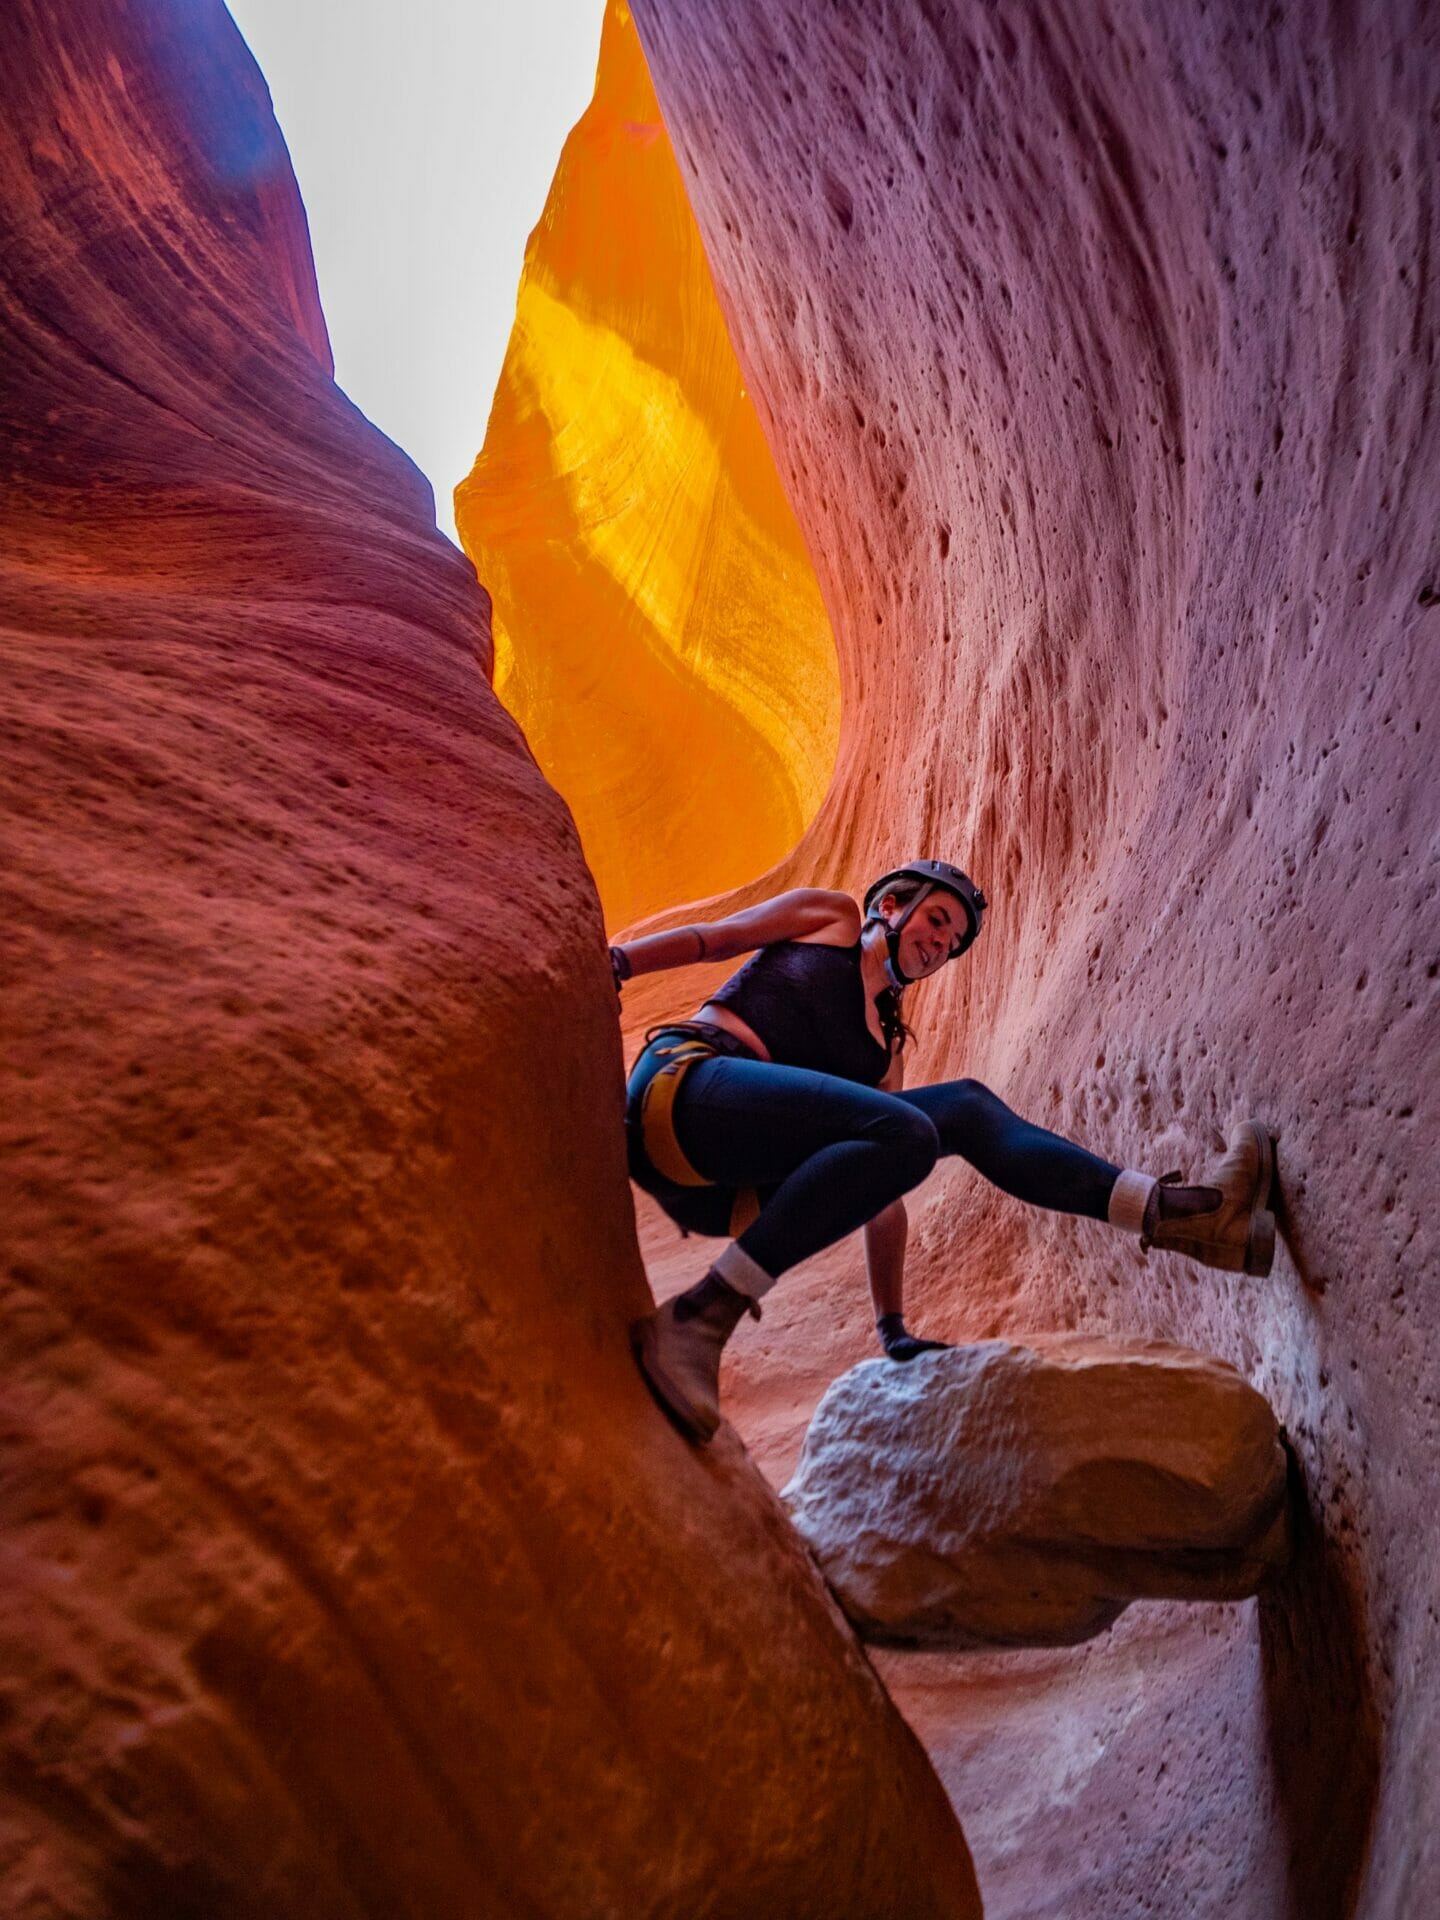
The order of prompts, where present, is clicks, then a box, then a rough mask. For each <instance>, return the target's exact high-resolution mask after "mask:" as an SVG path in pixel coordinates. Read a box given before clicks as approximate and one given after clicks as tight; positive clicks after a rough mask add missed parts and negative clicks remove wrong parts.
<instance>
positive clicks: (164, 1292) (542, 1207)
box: [0, 0, 977, 1920]
mask: <svg viewBox="0 0 1440 1920" xmlns="http://www.w3.org/2000/svg"><path fill="white" fill-rule="evenodd" d="M0 94H3V100H4V111H3V113H0V210H3V211H0V273H3V283H0V439H3V445H4V448H5V466H4V476H3V496H0V534H3V538H0V632H3V646H4V659H5V673H4V687H3V694H0V729H3V739H4V745H3V754H0V768H3V781H4V787H5V796H4V817H5V829H4V833H5V839H4V847H3V852H0V929H3V935H0V941H3V953H4V979H3V987H0V998H3V1005H4V1013H5V1036H6V1037H5V1049H4V1052H5V1060H6V1065H7V1068H8V1070H9V1072H8V1079H7V1084H6V1088H5V1098H4V1101H3V1103H0V1129H3V1134H0V1160H3V1165H4V1170H5V1186H4V1195H3V1200H0V1234H3V1254H4V1262H3V1289H4V1292H3V1318H0V1325H3V1330H4V1332H3V1361H0V1372H3V1381H4V1386H3V1415H0V1419H3V1424H0V1434H3V1442H4V1458H5V1470H4V1474H3V1477H0V1529H3V1541H4V1578H3V1581H0V1671H3V1675H4V1681H3V1689H4V1691H3V1701H4V1715H3V1722H4V1724H3V1736H0V1738H3V1747H4V1783H5V1799H4V1805H3V1809H0V1908H3V1910H4V1912H5V1913H6V1914H7V1915H14V1916H17V1917H18V1916H36V1917H37V1920H38V1916H41V1915H43V1916H46V1920H55V1917H56V1916H66V1917H67V1920H101V1917H102V1916H103V1917H104V1920H127V1917H130V1916H133V1917H134V1920H141V1917H142V1916H143V1920H155V1917H156V1916H161V1915H164V1916H167V1917H170V1916H173V1917H175V1920H179V1916H184V1915H197V1916H198V1915H204V1916H205V1920H226V1917H227V1916H241V1915H246V1916H249V1915H254V1916H261V1915H263V1916H264V1917H265V1920H281V1917H282V1916H287V1915H294V1916H297V1917H298V1916H304V1920H319V1916H331V1915H334V1916H340V1915H345V1916H358V1915H362V1914H365V1915H385V1916H386V1917H387V1920H400V1917H401V1916H414V1920H438V1916H442V1915H461V1914H464V1915H474V1916H481V1915H496V1916H500V1915H504V1916H506V1920H514V1917H515V1916H522V1915H531V1916H539V1915H544V1916H546V1920H553V1917H554V1916H562V1915H574V1916H576V1920H581V1917H582V1916H583V1917H584V1920H593V1916H596V1915H600V1914H615V1915H619V1914H624V1915H627V1916H628V1915H681V1914H683V1915H687V1916H689V1915H700V1914H704V1915H712V1916H721V1915H729V1916H734V1917H735V1920H740V1917H741V1916H748V1915H751V1914H754V1913H756V1912H764V1913H772V1914H787V1915H789V1914H793V1915H800V1914H806V1915H815V1916H817V1917H818V1916H821V1915H825V1916H829V1915H835V1914H849V1915H855V1916H869V1915H873V1914H877V1913H882V1912H892V1913H899V1912H903V1913H906V1914H933V1915H941V1914H945V1915H970V1914H974V1913H975V1912H976V1911H977V1907H976V1903H975V1900H974V1896H973V1882H972V1880H971V1878H970V1871H969V1866H968V1860H967V1855H966V1851H965V1847H964V1842H963V1840H962V1839H961V1837H960V1833H959V1830H958V1828H957V1826H956V1824H955V1821H954V1818H953V1816H952V1814H951V1812H950V1810H949V1807H948V1806H947V1804H946V1802H945V1798H944V1796H943V1794H942V1792H941V1790H940V1788H939V1785H938V1783H937V1782H936V1779H935V1776H934V1774H933V1772H932V1771H931V1769H930V1768H929V1766H928V1764H927V1763H926V1761H925V1759H924V1756H923V1754H922V1753H921V1751H920V1749H919V1747H918V1745H917V1743H916V1742H915V1739H914V1737H913V1735H911V1734H910V1732H909V1731H908V1730H907V1729H906V1727H905V1726H904V1724H903V1722H902V1721H901V1720H900V1718H899V1716H898V1715H897V1714H896V1712H895V1710H894V1708H893V1707H892V1706H891V1705H890V1703H889V1702H888V1700H887V1699H886V1697H885V1695H884V1693H883V1691H882V1690H881V1688H880V1687H879V1685H878V1683H877V1681H876V1679H875V1677H874V1674H873V1672H872V1671H871V1669H870V1667H869V1665H868V1663H867V1661H866V1660H865V1658H864V1656H863V1655H862V1654H861V1652H860V1650H859V1648H858V1646H857V1645H856V1643H855V1641H854V1639H853V1636H852V1635H851V1634H850V1632H849V1630H848V1628H846V1626H845V1625H844V1622H843V1621H842V1620H841V1618H840V1616H839V1615H838V1612H837V1611H836V1609H835V1607H834V1605H833V1603H832V1602H831V1601H830V1599H829V1597H828V1595H827V1594H826V1593H825V1591H824V1589H823V1587H822V1586H821V1584H820V1582H819V1580H818V1577H817V1576H816V1574H815V1572H814V1570H813V1568H812V1567H811V1566H810V1564H809V1562H808V1560H807V1559H806V1557H805V1555H804V1552H803V1550H802V1549H801V1547H800V1545H799V1543H798V1542H797V1540H796V1539H795V1536H794V1534H793V1531H792V1529H791V1528H790V1526H789V1524H788V1522H787V1521H786V1519H785V1517H784V1514H783V1512H782V1511H781V1509H780V1507H779V1505H778V1502H777V1501H776V1500H775V1498H774V1496H773V1495H772V1494H771V1492H770V1490H769V1489H768V1488H767V1487H766V1486H765V1484H764V1483H763V1482H762V1481H761V1480H760V1478H759V1476H758V1475H756V1474H755V1473H754V1472H753V1471H752V1470H751V1469H750V1468H749V1467H748V1465H747V1464H746V1462H745V1461H744V1459H743V1457H742V1456H740V1455H739V1453H738V1451H737V1450H736V1449H735V1448H734V1447H733V1446H731V1447H729V1448H725V1447H721V1448H720V1449H718V1450H717V1451H716V1452H714V1453H713V1454H710V1455H707V1456H704V1457H700V1456H697V1455H695V1454H693V1453H692V1452H691V1451H690V1450H689V1449H687V1448H686V1447H685V1446H684V1445H683V1444H682V1442H681V1441H680V1440H679V1439H678V1438H677V1437H676V1436H675V1435H674V1434H673V1433H672V1432H671V1431H670V1429H669V1427H668V1426H667V1425H666V1423H665V1422H664V1420H663V1419H662V1418H661V1416H660V1415H659V1414H658V1413H657V1412H656V1410H655V1409H654V1407H653V1406H652V1405H651V1403H650V1401H649V1398H648V1396H647V1395H646V1394H645V1392H644V1390H643V1388H642V1386H641V1384H640V1382H639V1380H638V1378H637V1377H636V1374H635V1370H634V1368H633V1365H632V1364H631V1359H630V1355H629V1352H628V1350H627V1343H626V1323H627V1321H628V1320H629V1318H630V1317H631V1316H632V1315H634V1314H635V1313H636V1312H638V1311H639V1310H641V1309H642V1308H643V1307H644V1306H645V1305H646V1304H647V1299H648V1296H647V1294H646V1291H645V1286H644V1278H643V1274H642V1271H641V1268H640V1264H639V1261H638V1259H637V1258H636V1252H635V1243H634V1236H633V1231H632V1223H631V1215H630V1210H629V1204H628V1201H627V1198H626V1186H625V1172H624V1161H623V1152H622V1143H621V1129H620V1107H621V1085H620V1066H621V1063H620V1049H619V1045H618V1039H617V1035H616V1030H615V1015H614V996H613V993H612V990H611V985H610V980H609V976H608V969H607V967H606V965H605V958H604V945H603V937H602V927H601V915H600V909H599V903H598V901H597V899H596V895H595V892H594V889H593V886H592V884H591V881H590V877H589V875H588V873H587V871H586V868H585V865H584V862H583V860H582V858H581V853H580V848H579V844H578V842H577V839H576V836H575V833H574V829H573V826H572V823H571V820H570V818H569V815H568V814H567V812H566V810H565V808H564V806H563V805H562V804H561V803H560V802H559V801H558V800H557V798H556V796H555V795H554V794H553V793H552V792H551V791H550V790H549V789H548V788H547V787H546V785H545V784H544V782H543V780H542V779H541V778H540V776H539V774H538V772H537V769H536V767H535V764H534V761H533V759H532V758H531V755H530V753H529V752H528V750H527V748H526V746H525V743H524V741H523V739H522V738H521V736H520V734H519V732H518V731H517V729H516V727H515V725H514V723H513V721H512V720H511V719H510V718H509V717H508V716H507V715H506V713H505V712H504V711H503V710H502V708H501V706H500V704H499V703H498V702H497V700H496V699H495V698H494V696H493V694H492V693H491V691H490V688H489V686H488V684H487V680H486V669H487V666H488V657H489V642H488V634H487V627H486V601H485V596H484V594H483V593H482V592H481V591H480V590H479V589H478V588H477V586H476V584H475V579H474V576H473V573H472V570H471V568H470V566H469V565H468V563H467V562H466V561H465V560H464V559H463V558H462V557H461V556H460V555H458V554H457V553H456V552H455V551H454V550H453V548H451V547H450V546H449V545H448V544H447V543H446V542H445V541H444V540H443V539H441V538H440V537H439V536H438V535H437V534H436V533H435V531H434V526H433V512H432V505H431V500H430V497H429V493H428V489H427V488H426V486H425V485H424V483H423V481H421V479H420V478H419V476H418V475H417V474H416V473H415V472H414V470H413V469H412V468H411V467H410V465H409V464H408V462H406V461H405V460H404V459H403V458H402V457H401V456H400V455H399V454H397V453H396V451H395V449H394V448H392V447H391V446H389V445H388V443H386V442H385V441H384V440H383V439H382V438H381V437H380V436H379V435H378V434H377V433H375V432H374V431H373V429H371V428H370V427H369V426H368V425H367V424H366V423H365V422H364V421H363V420H362V419H361V418H360V416H359V415H358V414H357V413H356V412H355V410H354V409H353V408H352V407H350V406H349V405H348V403H347V402H346V401H345V400H344V398H343V397H342V396H341V395H339V394H338V393H337V392H336V390H335V388H334V387H333V385H332V383H331V381H330V378H329V361H328V354H327V350H326V345H325V331H324V325H323V322H322V320H321V316H320V312H319V309H318V305H317V301H316V295H315V287H314V281H313V276H312V272H311V267H310V262H309V257H308V249H307V245H306V235H305V228H304V220H303V215H302V212H301V208H300V204H299V200H298V196H297V194H296V191H295V185H294V181H293V179H292V177H291V175H290V171H289V166H288V162H287V159H286V155H285V152H284V148H283V146H282V144H281V141H280V138H279V135H278V132H277V129H276V127H275V124H274V121H273V119H272V117H271V114H270V108H269V102H268V99H267V97H266V94H265V89H264V86H263V84H262V82H261V80H260V77H259V75H258V74H257V72H256V71H255V68H254V66H253V64H252V62H251V61H250V59H249V57H248V55H247V54H246V52H245V49H244V47H243V46H242V44H241V42H240V39H239V37H238V35H237V34H236V32H235V29H234V27H233V25H232V24H231V22H230V20H229V18H228V16H227V15H226V14H225V12H224V11H223V9H222V8H221V7H220V5H219V4H218V3H210V0H145V3H144V4H139V3H138V0H135V3H132V4H125V5H116V4H114V3H113V0H109V3H108V4H100V3H99V0H65V3H64V4H56V3H55V0H47V3H46V4H41V0H12V4H10V5H8V6H7V7H6V8H5V9H4V10H3V12H0ZM537 872H543V873H544V875H545V876H546V879H545V883H544V885H543V887H537V886H535V885H533V884H527V885H525V886H523V887H520V888H517V886H516V875H517V873H518V874H533V873H537Z"/></svg>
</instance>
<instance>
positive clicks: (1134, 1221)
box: [1105, 1173, 1159, 1233]
mask: <svg viewBox="0 0 1440 1920" xmlns="http://www.w3.org/2000/svg"><path fill="white" fill-rule="evenodd" d="M1158 1184H1159V1182H1158V1181H1156V1180H1154V1179H1152V1178H1151V1176H1150V1175H1149V1174H1148V1173H1122V1174H1121V1176H1120V1178H1119V1179H1118V1180H1117V1181H1116V1182H1115V1185H1114V1187H1113V1188H1112V1189H1111V1193H1110V1204H1109V1206H1108V1207H1107V1208H1106V1213H1105V1217H1106V1219H1107V1220H1109V1222H1110V1224H1111V1226H1112V1227H1119V1229H1120V1231H1121V1232H1122V1233H1140V1232H1142V1231H1143V1230H1144V1226H1145V1209H1146V1207H1148V1206H1149V1204H1150V1196H1151V1194H1152V1193H1153V1192H1154V1191H1155V1188H1156V1187H1157V1186H1158Z"/></svg>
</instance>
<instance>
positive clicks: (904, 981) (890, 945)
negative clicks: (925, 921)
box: [875, 886, 935, 993]
mask: <svg viewBox="0 0 1440 1920" xmlns="http://www.w3.org/2000/svg"><path fill="white" fill-rule="evenodd" d="M934 891H935V889H934V887H933V886H925V887H922V888H921V889H920V891H919V893H917V894H916V896H915V898H914V899H913V900H912V901H911V902H910V904H909V906H907V907H906V909H905V911H904V912H903V913H902V914H901V916H900V918H899V919H898V920H897V921H896V922H895V925H894V926H893V927H892V926H890V925H888V924H887V922H886V920H885V916H884V915H883V914H881V913H878V912H877V913H876V915H875V917H876V919H877V920H879V922H880V924H881V926H883V927H884V928H885V949H886V951H885V978H886V979H887V980H888V981H889V982H890V984H891V986H892V987H893V988H894V989H895V991H896V992H897V993H899V992H901V991H902V989H904V988H905V987H908V986H912V985H913V984H914V983H913V981H912V980H911V978H910V975H909V974H908V973H906V972H905V970H904V968H903V967H902V966H901V965H900V935H901V934H902V932H903V931H904V929H905V922H906V921H907V920H908V919H909V918H910V916H911V914H912V913H914V911H915V909H916V908H917V907H918V906H919V905H920V903H921V901H922V900H924V899H925V898H926V896H927V895H928V894H932V893H933V892H934Z"/></svg>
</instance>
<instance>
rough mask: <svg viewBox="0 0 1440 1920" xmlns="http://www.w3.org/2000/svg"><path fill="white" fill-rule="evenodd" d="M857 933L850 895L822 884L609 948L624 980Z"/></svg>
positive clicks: (843, 940) (840, 940)
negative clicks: (793, 942)
mask: <svg viewBox="0 0 1440 1920" xmlns="http://www.w3.org/2000/svg"><path fill="white" fill-rule="evenodd" d="M859 936H860V909H859V907H858V906H856V904H855V902H854V901H853V900H852V899H851V898H850V895H849V894H848V893H833V892H831V891H830V890H829V889H828V888H825V887H796V888H794V889H792V890H791V892H789V893H777V894H776V895H775V896H774V897H773V898H772V899H769V900H762V901H760V902H759V904H758V905H757V906H753V907H746V908H744V909H743V910H742V911H741V912H740V913H732V914H729V915H727V916H726V918H725V919H723V920H698V921H696V922H695V923H694V925H693V926H688V927H668V928H667V929H666V931H665V932H664V933H647V934H646V935H645V937H644V938H643V939H642V940H627V941H626V942H625V944H624V945H623V946H618V947H611V949H610V952H611V954H612V955H614V954H619V955H620V956H621V964H620V966H619V968H618V969H617V971H618V972H619V974H620V977H621V978H622V979H629V977H630V975H631V974H632V973H661V972H663V971H664V970H665V969H666V968H667V967H691V966H695V965H697V964H698V963H699V962H700V961H701V960H733V959H735V958H736V957H737V955H739V954H742V953H753V952H754V950H755V949H756V948H757V947H768V946H772V945H773V944H774V942H775V941H777V940H814V941H819V942H821V943H822V944H823V943H824V942H826V941H829V942H830V943H831V944H833V945H836V946H841V945H846V946H848V945H849V944H850V942H851V941H853V940H856V939H858V938H859Z"/></svg>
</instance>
